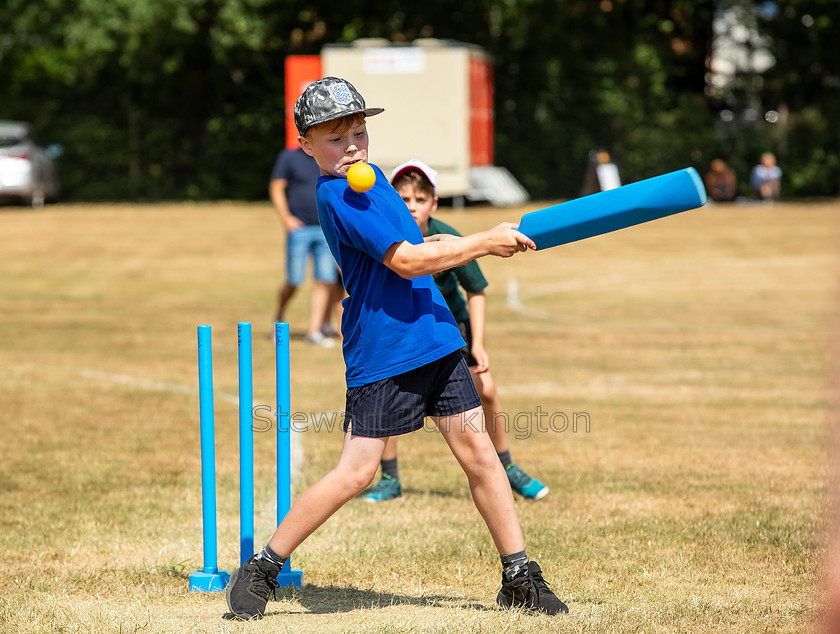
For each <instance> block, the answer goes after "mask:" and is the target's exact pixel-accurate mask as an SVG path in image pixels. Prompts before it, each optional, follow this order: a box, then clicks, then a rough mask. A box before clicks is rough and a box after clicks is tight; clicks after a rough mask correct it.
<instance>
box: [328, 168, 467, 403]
mask: <svg viewBox="0 0 840 634" xmlns="http://www.w3.org/2000/svg"><path fill="white" fill-rule="evenodd" d="M371 167H373V169H374V172H375V173H376V183H375V184H374V186H373V188H372V189H370V190H368V191H367V192H365V193H363V194H359V193H357V192H354V191H353V190H352V189H350V187H348V185H347V180H346V179H343V178H336V177H334V176H321V177H320V178H319V179H318V184H317V186H316V195H317V200H318V216H319V218H320V220H321V228H322V229H323V230H324V236H326V238H327V243H328V244H329V245H330V250H331V251H332V254H333V257H334V258H335V260H336V262H338V266H339V267H340V268H341V275H342V279H343V280H344V286H345V288H346V289H347V292H348V294H349V297H347V298H346V299H345V300H344V302H343V306H344V314H343V316H342V318H341V332H342V334H343V335H344V362H345V364H346V365H347V372H346V377H347V387H357V386H360V385H366V384H368V383H373V382H374V381H379V380H381V379H385V378H388V377H392V376H396V375H397V374H402V373H403V372H408V371H409V370H414V369H415V368H419V367H420V366H422V365H425V364H427V363H431V362H432V361H436V360H437V359H440V358H442V357H444V356H446V355H447V354H449V353H451V352H454V351H456V350H458V349H460V348H461V347H463V346H464V345H465V344H464V340H463V339H462V338H461V334H460V332H459V331H458V326H457V325H456V324H455V319H454V318H453V317H452V313H451V312H449V308H447V306H446V302H445V301H444V299H443V296H442V295H441V294H440V291H439V290H438V288H437V285H436V284H435V281H434V279H432V276H431V275H422V276H420V277H414V278H411V279H408V280H406V279H403V278H401V277H400V276H399V275H397V274H396V273H394V272H393V271H392V270H391V269H389V268H388V267H387V266H385V265H384V264H383V263H382V259H383V258H384V257H385V252H386V251H387V250H388V248H389V247H390V246H391V245H392V244H394V243H396V242H402V241H404V240H405V241H408V242H410V243H411V244H420V243H421V242H423V235H422V234H421V233H420V228H419V227H418V226H417V223H416V222H415V221H414V218H412V217H411V214H410V213H409V211H408V208H407V207H406V206H405V203H404V202H403V201H402V199H401V198H400V196H399V194H397V192H396V190H395V189H394V188H393V187H391V185H390V183H389V182H388V179H387V178H385V175H384V174H383V173H382V171H381V170H380V169H379V168H378V167H376V166H375V165H371Z"/></svg>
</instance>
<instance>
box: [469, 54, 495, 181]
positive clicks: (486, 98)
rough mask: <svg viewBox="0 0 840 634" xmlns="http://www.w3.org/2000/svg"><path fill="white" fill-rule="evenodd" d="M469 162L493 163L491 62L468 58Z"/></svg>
mask: <svg viewBox="0 0 840 634" xmlns="http://www.w3.org/2000/svg"><path fill="white" fill-rule="evenodd" d="M470 163H471V165H472V166H473V167H478V166H481V165H492V164H493V64H492V63H491V62H490V61H489V60H486V59H477V58H473V59H470Z"/></svg>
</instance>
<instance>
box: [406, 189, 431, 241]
mask: <svg viewBox="0 0 840 634" xmlns="http://www.w3.org/2000/svg"><path fill="white" fill-rule="evenodd" d="M397 193H398V194H399V195H400V197H401V198H402V199H403V201H404V202H405V206H406V207H408V210H409V211H410V212H411V215H412V216H413V217H414V220H415V221H416V222H417V224H418V225H419V226H420V231H422V232H423V235H426V234H427V233H428V232H429V218H430V217H431V215H432V212H433V211H435V210H436V209H437V203H438V199H437V196H434V195H432V194H431V193H429V192H427V191H425V190H423V189H420V188H419V187H415V186H414V185H413V184H412V183H404V184H403V185H401V186H400V188H399V189H398V190H397Z"/></svg>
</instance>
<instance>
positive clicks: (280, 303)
mask: <svg viewBox="0 0 840 634" xmlns="http://www.w3.org/2000/svg"><path fill="white" fill-rule="evenodd" d="M297 289H298V287H297V286H294V285H292V284H289V283H288V282H284V283H283V286H281V287H280V290H279V291H277V314H276V315H275V317H274V321H276V322H279V321H283V320H284V317H285V312H286V304H288V303H289V300H290V299H292V297H293V296H294V294H295V292H296V291H297Z"/></svg>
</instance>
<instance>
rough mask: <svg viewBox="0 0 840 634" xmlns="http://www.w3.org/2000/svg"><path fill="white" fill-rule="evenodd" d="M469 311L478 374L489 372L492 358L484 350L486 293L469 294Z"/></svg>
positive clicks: (471, 352) (473, 354) (473, 353)
mask: <svg viewBox="0 0 840 634" xmlns="http://www.w3.org/2000/svg"><path fill="white" fill-rule="evenodd" d="M467 310H468V311H469V313H470V328H471V330H472V350H470V354H472V356H473V358H474V359H475V360H476V364H477V365H476V367H475V369H476V372H487V370H488V369H489V368H490V357H489V356H488V355H487V350H485V349H484V323H485V319H486V316H487V301H486V298H485V296H484V291H479V292H478V293H467Z"/></svg>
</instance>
